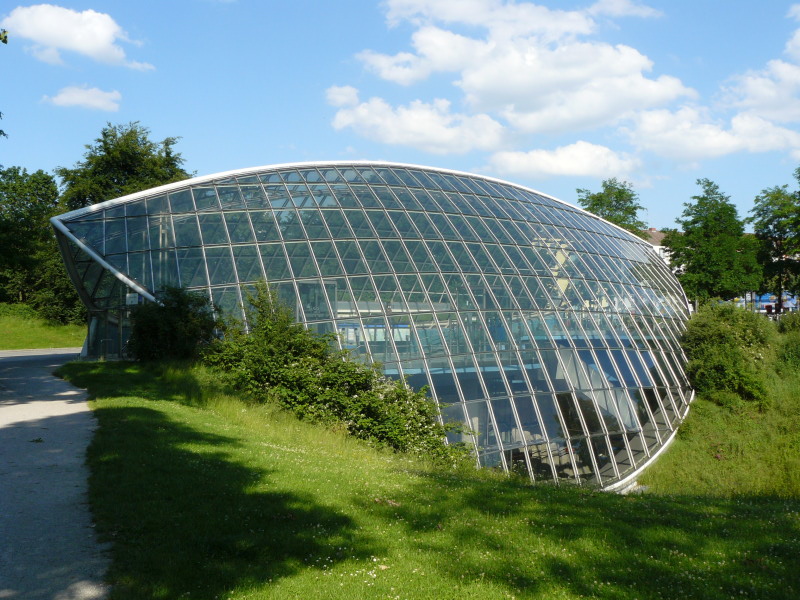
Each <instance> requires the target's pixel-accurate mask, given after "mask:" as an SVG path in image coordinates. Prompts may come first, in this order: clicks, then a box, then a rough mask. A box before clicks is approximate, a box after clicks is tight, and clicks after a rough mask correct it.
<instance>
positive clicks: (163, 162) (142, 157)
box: [56, 122, 189, 210]
mask: <svg viewBox="0 0 800 600" xmlns="http://www.w3.org/2000/svg"><path fill="white" fill-rule="evenodd" d="M149 136H150V130H149V129H147V128H146V127H143V126H142V125H140V124H139V123H138V122H134V123H128V124H127V125H112V124H110V123H108V124H107V125H106V127H104V128H103V130H102V132H101V133H100V137H99V138H97V139H96V140H95V141H94V144H91V145H87V146H86V153H85V154H84V156H83V161H81V162H78V163H77V164H76V165H75V166H74V167H73V168H71V169H69V168H66V167H59V168H57V169H56V174H57V175H58V176H59V177H60V178H61V181H62V183H63V186H64V190H63V193H62V195H61V201H62V203H63V205H64V206H65V208H66V209H68V210H75V209H78V208H83V207H84V206H89V205H90V204H96V203H98V202H103V201H104V200H111V199H112V198H118V197H120V196H124V195H126V194H132V193H134V192H138V191H141V190H146V189H148V188H151V187H155V186H158V185H163V184H165V183H172V182H174V181H180V180H182V179H186V178H187V177H189V173H187V172H186V171H185V170H184V169H183V167H182V166H181V165H182V164H183V158H182V157H181V155H180V154H179V153H177V152H175V151H174V146H175V144H176V143H177V141H178V138H174V137H168V138H165V139H164V140H163V141H161V142H153V141H151V140H150V138H149Z"/></svg>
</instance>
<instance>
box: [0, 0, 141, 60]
mask: <svg viewBox="0 0 800 600" xmlns="http://www.w3.org/2000/svg"><path fill="white" fill-rule="evenodd" d="M0 25H2V27H4V28H6V29H8V30H9V31H10V32H11V33H12V34H13V35H14V36H15V37H19V38H22V39H27V40H30V41H31V42H33V44H34V45H33V46H32V47H31V52H32V53H33V55H34V56H35V57H36V58H38V59H39V60H42V61H44V62H47V63H51V64H62V63H63V59H62V57H61V52H62V51H69V52H76V53H78V54H82V55H84V56H88V57H89V58H91V59H93V60H96V61H98V62H102V63H107V64H111V65H122V66H126V67H130V68H132V69H139V70H147V69H152V68H153V65H150V64H147V63H141V62H136V61H130V60H128V59H127V57H126V55H125V50H123V48H122V47H121V46H120V45H119V44H118V42H131V40H130V39H128V36H127V34H126V33H125V31H123V29H122V28H121V27H120V26H119V25H118V24H117V23H116V21H114V19H113V18H111V16H109V15H107V14H105V13H100V12H96V11H94V10H85V11H83V12H78V11H75V10H71V9H69V8H63V7H60V6H54V5H52V4H36V5H33V6H19V7H17V8H15V9H14V10H12V11H11V13H10V14H9V15H8V16H7V17H6V18H5V19H3V21H2V23H0Z"/></svg>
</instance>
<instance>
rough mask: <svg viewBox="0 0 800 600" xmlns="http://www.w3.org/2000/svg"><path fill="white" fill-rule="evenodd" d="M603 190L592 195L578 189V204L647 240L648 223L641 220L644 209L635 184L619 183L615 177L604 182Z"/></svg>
mask: <svg viewBox="0 0 800 600" xmlns="http://www.w3.org/2000/svg"><path fill="white" fill-rule="evenodd" d="M601 185H602V188H603V189H602V190H601V191H599V192H594V193H592V192H591V191H589V190H585V189H577V190H575V191H576V192H577V193H578V204H580V205H581V206H582V207H583V208H585V209H586V210H588V211H589V212H590V213H594V214H596V215H597V216H598V217H601V218H603V219H605V220H606V221H610V222H612V223H614V224H615V225H619V226H620V227H622V228H623V229H627V230H628V231H630V232H631V233H633V234H634V235H637V236H639V237H640V238H645V239H646V238H647V233H646V232H645V229H647V223H645V222H644V221H642V220H641V219H640V218H639V211H640V210H643V209H644V207H643V206H642V205H641V204H640V203H639V195H638V194H637V193H636V192H635V191H634V189H633V184H631V183H629V182H627V181H619V180H618V179H616V178H615V177H612V178H611V179H605V180H603V183H602V184H601Z"/></svg>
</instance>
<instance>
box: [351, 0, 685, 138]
mask: <svg viewBox="0 0 800 600" xmlns="http://www.w3.org/2000/svg"><path fill="white" fill-rule="evenodd" d="M388 7H389V18H390V20H391V21H399V20H402V19H405V20H409V21H411V22H413V23H417V24H418V27H417V30H416V31H415V32H414V34H413V35H412V38H411V46H412V50H413V52H399V53H397V54H394V55H387V54H382V53H378V52H375V51H372V50H366V51H364V52H361V53H360V54H358V55H357V58H359V59H360V60H361V61H362V62H363V63H364V64H365V66H366V67H367V68H368V69H369V70H371V71H373V72H374V73H376V74H377V75H378V76H379V77H381V78H383V79H385V80H387V81H391V82H394V83H399V84H401V85H410V84H413V83H417V82H419V81H422V80H424V79H426V78H428V77H430V76H431V75H433V74H436V73H442V72H454V73H457V77H458V79H457V80H456V81H455V84H456V86H457V87H459V88H460V89H461V90H462V91H463V93H464V99H465V101H466V102H467V105H468V106H469V107H470V108H471V109H472V110H473V111H475V112H478V113H481V112H483V113H490V114H496V115H501V116H503V117H504V118H505V119H507V120H508V121H509V123H510V124H511V125H512V126H514V127H516V128H518V129H519V130H520V131H522V132H524V133H538V132H567V131H574V130H577V129H582V128H586V127H596V126H603V125H609V124H614V123H616V122H617V121H618V120H619V119H620V118H622V117H624V116H626V115H627V114H628V113H629V111H632V110H644V109H650V108H655V107H658V106H664V105H666V104H668V103H670V102H672V101H674V100H676V99H679V98H686V97H693V96H694V95H695V93H694V91H693V90H691V89H689V88H687V87H685V86H684V85H683V84H682V83H681V82H680V81H679V80H678V79H677V78H675V77H668V76H660V77H657V78H649V77H647V76H646V73H647V72H649V71H650V70H651V69H652V61H650V59H648V58H647V57H646V56H644V55H643V54H641V53H640V52H639V51H637V50H635V49H634V48H631V47H629V46H624V45H616V46H613V45H610V44H605V43H599V42H594V41H579V40H577V39H576V37H577V36H578V35H584V34H587V33H590V32H591V31H592V29H593V27H594V21H593V19H592V18H591V16H590V15H589V12H590V11H589V12H578V11H572V12H564V11H551V10H549V9H547V8H544V7H540V6H536V5H534V4H531V3H521V4H517V3H513V2H507V1H504V0H469V1H467V2H464V1H461V0H459V1H458V2H455V1H451V0H440V1H435V2H434V1H432V0H391V1H390V2H389V4H388ZM591 10H594V11H595V13H597V14H601V13H603V14H610V13H613V14H614V15H622V14H625V15H631V14H633V15H637V16H654V14H655V13H654V12H653V11H652V10H651V9H646V7H643V6H641V5H638V4H634V3H632V2H630V1H628V0H604V1H601V2H599V3H597V4H595V5H594V6H593V7H592V9H591ZM437 20H438V21H440V22H446V23H453V24H455V25H470V26H473V27H478V28H480V29H483V30H485V31H486V32H487V35H486V36H485V37H483V38H479V37H469V36H466V35H462V34H460V33H456V32H454V31H450V30H448V29H444V28H442V27H440V26H437V25H435V24H433V22H434V21H437ZM512 24H513V25H512ZM501 33H502V34H501ZM554 40H557V43H554Z"/></svg>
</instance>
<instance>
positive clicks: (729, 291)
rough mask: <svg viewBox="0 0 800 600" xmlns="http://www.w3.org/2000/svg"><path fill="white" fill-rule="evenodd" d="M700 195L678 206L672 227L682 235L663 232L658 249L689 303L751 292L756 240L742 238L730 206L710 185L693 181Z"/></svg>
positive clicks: (757, 275)
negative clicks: (668, 261) (667, 256)
mask: <svg viewBox="0 0 800 600" xmlns="http://www.w3.org/2000/svg"><path fill="white" fill-rule="evenodd" d="M697 184H698V185H699V186H700V187H701V189H702V193H701V194H700V195H698V196H692V200H694V202H693V203H692V202H688V203H685V204H684V209H683V213H682V215H681V218H678V219H676V223H678V225H680V226H681V229H682V231H677V230H674V229H672V230H667V234H666V235H665V236H664V240H663V242H662V243H663V245H664V246H666V247H667V248H668V249H669V251H670V257H671V263H672V265H673V267H675V268H676V270H677V276H678V279H679V280H680V282H681V284H682V285H683V289H684V290H685V291H686V295H687V296H689V298H690V299H692V300H707V299H709V298H723V299H730V298H733V297H735V296H740V295H743V294H744V293H745V292H747V291H750V290H755V289H757V288H758V285H759V283H760V281H761V269H760V267H759V264H758V261H757V260H756V252H757V248H758V243H757V240H756V239H755V238H754V237H753V236H746V235H745V234H744V221H743V220H742V219H740V218H739V214H738V211H737V210H736V206H735V205H734V204H733V203H732V202H731V201H730V198H729V197H728V196H726V195H725V194H723V193H722V192H721V191H720V189H719V187H718V186H717V184H716V183H714V182H713V181H710V180H708V179H698V180H697Z"/></svg>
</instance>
